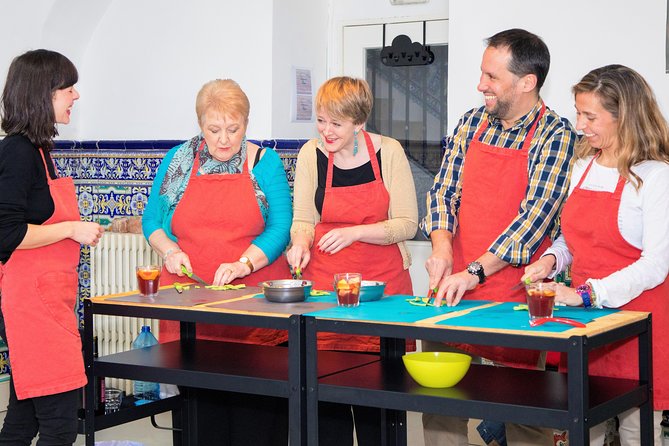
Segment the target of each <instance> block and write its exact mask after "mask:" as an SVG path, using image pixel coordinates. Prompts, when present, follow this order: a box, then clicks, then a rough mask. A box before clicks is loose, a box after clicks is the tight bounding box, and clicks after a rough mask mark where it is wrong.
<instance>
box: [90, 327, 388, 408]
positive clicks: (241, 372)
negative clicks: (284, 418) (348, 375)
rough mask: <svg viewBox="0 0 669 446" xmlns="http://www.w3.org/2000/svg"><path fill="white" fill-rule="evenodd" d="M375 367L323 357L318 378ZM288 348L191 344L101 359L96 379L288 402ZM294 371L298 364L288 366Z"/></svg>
mask: <svg viewBox="0 0 669 446" xmlns="http://www.w3.org/2000/svg"><path fill="white" fill-rule="evenodd" d="M375 361H379V357H378V356H376V355H363V354H355V353H343V352H322V354H320V355H319V360H318V376H327V375H330V374H333V373H337V372H342V371H346V370H350V369H354V368H356V367H360V366H362V365H365V364H369V363H372V362H375ZM289 365H290V364H289V358H288V348H286V347H275V346H262V345H254V344H238V343H231V342H220V341H207V340H199V339H198V340H195V341H189V342H185V343H182V342H181V341H174V342H167V343H164V344H158V345H155V346H153V347H150V348H144V349H137V350H129V351H125V352H121V353H115V354H112V355H107V356H102V357H100V358H98V359H96V361H95V363H94V374H95V375H97V376H106V377H116V378H125V379H139V380H143V381H154V382H161V383H169V384H177V385H181V386H187V387H194V388H200V389H214V390H227V391H233V392H240V393H251V394H258V395H269V396H278V397H288V379H289ZM293 366H299V364H293Z"/></svg>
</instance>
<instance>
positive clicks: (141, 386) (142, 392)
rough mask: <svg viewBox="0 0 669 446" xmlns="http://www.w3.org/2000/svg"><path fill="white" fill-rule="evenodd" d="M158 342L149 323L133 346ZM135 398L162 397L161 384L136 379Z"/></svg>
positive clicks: (145, 345) (150, 344)
mask: <svg viewBox="0 0 669 446" xmlns="http://www.w3.org/2000/svg"><path fill="white" fill-rule="evenodd" d="M156 344H158V339H156V337H155V336H154V335H153V333H151V327H149V326H148V325H144V326H142V331H141V332H140V333H139V335H137V338H136V339H135V340H134V341H133V342H132V348H133V349H135V348H144V347H151V346H152V345H156ZM132 389H133V393H134V394H135V398H137V399H138V400H150V401H152V400H158V399H160V384H158V383H152V382H146V381H135V382H134V383H133V385H132Z"/></svg>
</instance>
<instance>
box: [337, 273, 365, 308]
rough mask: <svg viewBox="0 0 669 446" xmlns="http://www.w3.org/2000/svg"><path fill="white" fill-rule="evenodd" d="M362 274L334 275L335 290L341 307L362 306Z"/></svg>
mask: <svg viewBox="0 0 669 446" xmlns="http://www.w3.org/2000/svg"><path fill="white" fill-rule="evenodd" d="M361 283H362V274H360V273H338V274H335V275H334V289H335V291H336V292H337V304H339V306H340V307H357V306H358V305H360V284H361Z"/></svg>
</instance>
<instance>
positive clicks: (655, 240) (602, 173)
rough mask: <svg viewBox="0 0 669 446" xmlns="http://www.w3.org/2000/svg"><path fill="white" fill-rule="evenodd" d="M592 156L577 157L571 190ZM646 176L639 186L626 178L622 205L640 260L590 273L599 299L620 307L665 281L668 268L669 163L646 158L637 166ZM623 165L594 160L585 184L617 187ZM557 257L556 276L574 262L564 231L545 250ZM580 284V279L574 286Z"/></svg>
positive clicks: (626, 231)
mask: <svg viewBox="0 0 669 446" xmlns="http://www.w3.org/2000/svg"><path fill="white" fill-rule="evenodd" d="M591 159H592V157H588V158H585V159H581V160H577V161H576V162H575V163H574V168H573V171H572V176H571V185H570V187H569V194H570V195H571V192H572V191H573V190H574V189H575V188H576V185H577V184H578V182H579V180H580V179H581V177H582V176H583V173H584V172H585V169H586V168H587V167H588V164H589V163H590V160H591ZM632 171H633V172H634V173H636V174H637V175H638V176H639V177H641V179H642V180H643V185H642V186H641V188H640V189H639V190H638V191H637V190H636V189H635V188H634V186H633V185H632V184H630V183H629V182H628V183H627V184H625V186H624V188H623V192H622V197H621V199H620V208H619V209H618V229H619V230H620V234H621V235H622V237H623V238H624V239H625V240H626V241H627V242H628V243H630V244H631V245H633V246H635V247H637V248H639V249H640V250H641V257H640V258H639V260H637V261H636V262H634V263H632V264H630V265H628V266H626V267H625V268H622V269H620V270H618V271H616V272H615V273H613V274H611V275H609V276H607V277H604V278H602V279H588V282H589V283H590V284H591V285H592V287H593V288H594V291H595V294H596V295H597V305H598V306H604V307H611V308H617V307H620V306H622V305H625V304H626V303H628V302H629V301H631V300H632V299H634V298H635V297H637V296H639V295H640V294H641V293H642V292H643V291H645V290H649V289H651V288H654V287H656V286H657V285H659V284H661V283H662V282H664V280H665V279H666V277H667V274H668V273H669V164H666V163H663V162H661V161H643V162H641V163H639V164H637V165H635V166H633V167H632ZM618 178H619V175H618V169H617V168H615V167H604V166H601V165H599V164H598V163H597V161H596V160H595V162H594V163H593V164H592V167H591V168H590V171H589V172H588V176H587V177H586V178H585V179H584V180H583V184H581V188H583V189H588V190H595V191H606V192H613V191H614V190H615V188H616V184H617V183H618ZM546 254H553V255H555V258H556V259H557V262H556V265H555V266H556V268H555V273H554V274H552V275H551V277H554V276H555V274H557V273H558V272H561V271H564V270H565V269H566V267H567V266H568V265H570V264H571V261H572V256H571V253H570V252H569V249H568V248H567V244H566V243H565V239H564V236H563V235H560V236H559V237H558V238H557V239H556V240H555V241H554V242H553V245H552V246H551V247H550V248H549V249H548V250H546V252H545V254H544V255H546ZM578 285H581V284H580V283H577V284H573V286H578Z"/></svg>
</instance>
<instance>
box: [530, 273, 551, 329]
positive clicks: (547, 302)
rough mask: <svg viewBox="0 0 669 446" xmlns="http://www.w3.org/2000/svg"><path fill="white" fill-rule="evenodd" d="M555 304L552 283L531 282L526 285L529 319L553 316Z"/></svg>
mask: <svg viewBox="0 0 669 446" xmlns="http://www.w3.org/2000/svg"><path fill="white" fill-rule="evenodd" d="M554 305H555V284H554V283H548V282H547V283H541V282H540V283H532V284H530V285H527V309H528V311H529V313H530V320H532V319H539V318H545V317H553V306H554Z"/></svg>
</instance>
